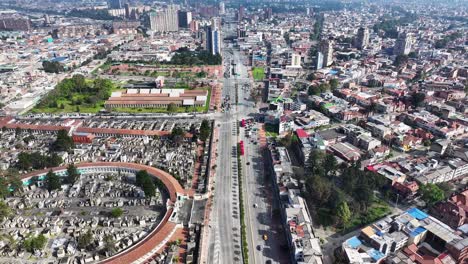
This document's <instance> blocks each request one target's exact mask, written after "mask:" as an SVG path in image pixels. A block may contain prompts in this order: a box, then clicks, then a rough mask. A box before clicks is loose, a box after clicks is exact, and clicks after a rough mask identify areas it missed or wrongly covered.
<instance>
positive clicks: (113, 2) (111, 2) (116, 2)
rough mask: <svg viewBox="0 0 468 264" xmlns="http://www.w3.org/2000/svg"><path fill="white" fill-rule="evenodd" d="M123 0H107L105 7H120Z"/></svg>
mask: <svg viewBox="0 0 468 264" xmlns="http://www.w3.org/2000/svg"><path fill="white" fill-rule="evenodd" d="M123 2H124V0H107V7H108V8H109V9H122V8H123V6H124V4H123Z"/></svg>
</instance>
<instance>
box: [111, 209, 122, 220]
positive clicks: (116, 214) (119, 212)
mask: <svg viewBox="0 0 468 264" xmlns="http://www.w3.org/2000/svg"><path fill="white" fill-rule="evenodd" d="M123 213H124V212H123V210H122V208H114V209H112V210H111V212H110V214H111V216H112V217H114V218H118V217H121V216H122V215H123Z"/></svg>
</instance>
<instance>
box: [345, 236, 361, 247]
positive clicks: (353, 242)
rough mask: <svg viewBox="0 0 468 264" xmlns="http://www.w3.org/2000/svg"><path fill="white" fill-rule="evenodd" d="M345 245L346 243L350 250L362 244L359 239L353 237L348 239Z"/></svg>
mask: <svg viewBox="0 0 468 264" xmlns="http://www.w3.org/2000/svg"><path fill="white" fill-rule="evenodd" d="M346 243H348V245H349V246H350V247H352V248H358V247H359V246H360V245H361V244H362V242H361V240H359V238H357V237H356V236H353V237H352V238H350V239H348V241H346Z"/></svg>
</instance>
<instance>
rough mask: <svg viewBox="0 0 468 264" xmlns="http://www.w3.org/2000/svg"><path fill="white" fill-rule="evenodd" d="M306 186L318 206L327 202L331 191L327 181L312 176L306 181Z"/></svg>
mask: <svg viewBox="0 0 468 264" xmlns="http://www.w3.org/2000/svg"><path fill="white" fill-rule="evenodd" d="M306 185H307V189H308V190H309V191H310V194H311V196H312V198H313V199H314V200H315V201H316V202H317V204H318V205H322V204H325V203H326V202H327V201H328V199H329V197H330V195H331V191H332V185H331V183H330V182H329V181H327V180H325V179H324V178H322V177H319V176H313V177H311V178H309V179H308V180H307V182H306Z"/></svg>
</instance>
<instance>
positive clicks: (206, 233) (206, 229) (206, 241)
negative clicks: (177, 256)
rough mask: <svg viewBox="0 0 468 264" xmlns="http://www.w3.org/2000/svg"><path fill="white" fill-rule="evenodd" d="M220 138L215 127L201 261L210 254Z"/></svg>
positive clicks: (200, 254) (201, 242)
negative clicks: (211, 222) (211, 223)
mask: <svg viewBox="0 0 468 264" xmlns="http://www.w3.org/2000/svg"><path fill="white" fill-rule="evenodd" d="M218 139H219V130H218V128H215V129H213V147H212V148H211V166H212V167H211V168H210V175H209V180H208V186H207V192H206V195H205V196H206V197H207V198H208V200H207V202H206V207H205V216H204V218H203V226H202V231H201V236H200V252H199V256H200V258H199V259H200V262H199V263H202V264H203V263H207V256H208V245H209V237H210V231H211V229H210V228H209V227H208V226H209V221H210V214H211V207H212V206H213V198H212V197H213V196H212V191H211V189H212V186H213V181H214V178H215V176H216V169H212V168H213V165H215V164H216V161H217V157H216V153H217V149H218V143H217V140H218Z"/></svg>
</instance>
